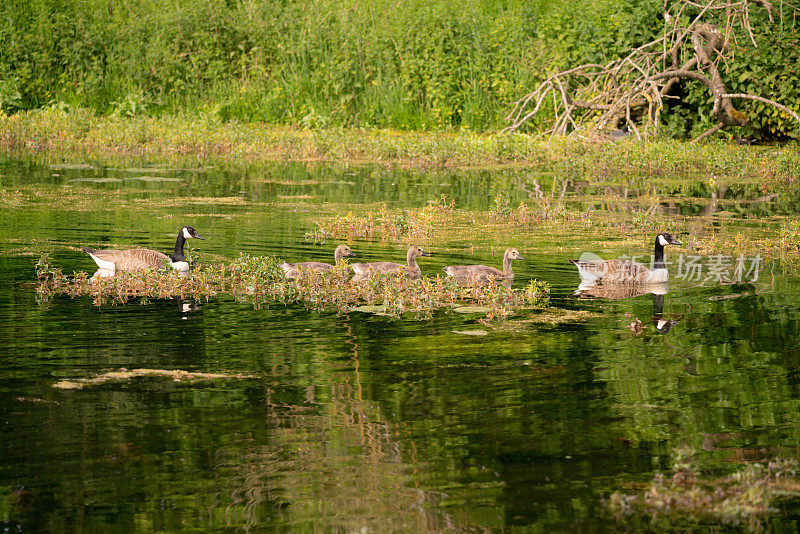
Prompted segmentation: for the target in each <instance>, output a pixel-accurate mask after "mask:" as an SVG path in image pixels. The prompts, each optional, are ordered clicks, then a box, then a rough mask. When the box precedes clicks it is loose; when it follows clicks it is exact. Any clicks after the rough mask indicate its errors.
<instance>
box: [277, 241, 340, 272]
mask: <svg viewBox="0 0 800 534" xmlns="http://www.w3.org/2000/svg"><path fill="white" fill-rule="evenodd" d="M347 256H355V254H353V251H352V250H350V247H348V246H347V245H339V246H338V247H336V251H335V252H334V253H333V260H334V262H335V264H336V265H339V264H340V263H341V262H342V258H344V257H347ZM281 269H283V272H284V273H285V274H286V278H289V279H290V280H291V279H293V278H297V277H298V276H300V274H301V273H302V272H304V271H310V272H314V273H317V274H322V273H327V272H328V271H330V270H331V269H333V265H331V264H330V263H322V262H319V261H301V262H298V263H286V262H283V263H281Z"/></svg>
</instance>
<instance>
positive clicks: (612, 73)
mask: <svg viewBox="0 0 800 534" xmlns="http://www.w3.org/2000/svg"><path fill="white" fill-rule="evenodd" d="M781 6H782V8H783V7H788V8H791V9H794V10H797V9H798V8H796V7H795V6H791V5H789V4H784V3H782V4H781ZM753 9H761V10H765V11H766V12H767V16H768V18H769V20H770V22H772V21H774V15H775V13H777V12H776V10H775V8H774V6H773V5H772V4H771V3H770V2H769V1H768V0H708V1H707V2H705V3H703V4H700V3H696V2H693V1H692V0H678V1H677V2H675V3H673V4H672V5H670V6H669V7H668V9H667V11H666V12H665V13H664V19H665V24H664V30H663V33H662V35H661V36H660V37H658V38H656V39H654V40H652V41H649V42H647V43H645V44H643V45H641V46H638V47H636V48H634V49H633V50H631V51H630V52H629V53H628V54H627V55H626V56H624V57H622V58H620V59H617V60H614V61H611V62H609V63H608V64H606V65H601V64H597V63H589V64H585V65H578V66H576V67H572V68H569V69H566V70H563V71H560V72H556V73H554V74H551V75H550V76H548V77H547V78H546V79H545V80H543V81H542V82H541V83H540V84H539V85H538V86H537V87H536V88H535V89H534V90H533V91H531V92H530V93H528V94H527V95H525V96H523V97H522V98H520V99H519V100H517V101H516V102H515V103H514V106H513V109H512V111H511V113H509V115H508V117H506V119H507V120H508V121H509V122H510V123H511V124H510V125H509V126H507V127H506V128H504V129H503V132H513V131H516V130H518V129H519V128H521V127H522V126H523V125H525V124H527V123H528V122H529V121H531V120H533V119H534V118H535V117H537V116H539V115H541V114H542V113H543V111H545V110H547V111H548V112H550V111H552V123H551V125H550V126H549V128H547V129H546V130H545V131H544V132H543V133H544V134H545V135H549V136H550V138H552V137H553V136H556V135H567V134H571V133H580V132H581V131H582V130H594V131H595V132H609V131H611V130H612V129H615V128H619V127H621V125H622V124H624V125H625V126H627V128H628V129H629V130H630V131H632V132H633V133H634V134H635V135H636V136H637V138H642V137H649V136H654V135H656V134H657V133H658V126H659V122H660V118H661V115H662V111H663V110H664V108H665V104H664V99H666V98H671V99H676V98H678V97H676V96H674V95H669V94H668V93H669V92H670V90H672V89H673V88H674V87H675V85H676V84H679V83H680V82H681V81H683V80H692V81H696V82H699V83H700V84H702V85H703V86H704V87H705V88H706V89H707V90H708V93H709V96H710V97H711V98H712V109H711V113H712V114H713V116H714V118H716V119H717V122H718V123H719V124H717V125H716V126H714V127H713V128H711V129H709V130H708V131H706V132H704V133H703V134H702V135H701V136H700V137H699V138H698V139H695V140H694V141H695V142H696V141H698V140H701V139H704V138H706V137H708V136H709V135H711V134H713V133H715V132H717V131H719V130H720V129H721V128H723V127H730V126H743V125H745V124H747V123H748V122H749V121H750V117H748V116H747V115H746V114H744V113H742V112H741V111H739V110H737V109H736V108H735V107H734V105H733V102H732V100H733V99H736V98H743V99H750V100H756V101H759V102H762V103H765V104H767V105H770V106H773V107H776V108H779V109H781V110H783V111H785V112H786V113H788V114H789V115H791V116H792V117H793V118H794V119H795V120H797V121H798V122H799V123H800V115H798V114H797V113H795V112H794V111H792V110H790V109H789V108H788V107H786V106H785V105H783V104H780V103H779V102H775V101H773V100H770V99H767V98H763V97H759V96H756V95H750V94H745V93H729V92H728V91H727V88H726V84H725V80H724V79H723V76H722V74H721V72H720V68H719V65H720V64H723V63H726V62H727V61H728V59H729V47H730V43H731V41H732V40H733V39H735V38H736V31H739V32H740V34H741V38H745V37H744V36H747V37H748V38H750V40H751V41H752V42H753V44H755V37H754V35H755V34H754V31H753V27H752V26H751V22H750V21H751V10H753ZM693 11H696V14H694V13H693V14H692V15H691V16H690V17H688V20H689V22H686V21H687V15H689V13H691V12H693ZM550 96H552V99H553V100H552V107H551V104H548V102H549V100H550V99H549V98H548V97H550ZM531 108H532V109H531ZM548 118H549V115H548Z"/></svg>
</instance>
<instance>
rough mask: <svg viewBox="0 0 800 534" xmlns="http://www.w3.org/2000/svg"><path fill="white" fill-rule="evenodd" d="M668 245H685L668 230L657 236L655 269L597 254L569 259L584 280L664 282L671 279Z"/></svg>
mask: <svg viewBox="0 0 800 534" xmlns="http://www.w3.org/2000/svg"><path fill="white" fill-rule="evenodd" d="M666 245H683V243H681V242H680V241H678V240H677V239H675V238H674V237H672V236H671V235H669V234H668V233H666V232H662V233H660V234H658V235H657V236H656V244H655V251H654V253H653V269H652V270H651V269H648V268H647V267H646V266H645V265H643V264H641V263H639V262H638V261H633V260H623V259H619V258H614V259H611V260H602V259H599V258H597V257H596V256H595V257H594V258H593V259H590V260H569V261H570V263H573V264H575V266H576V267H577V268H578V274H579V275H580V277H581V281H582V282H592V283H602V284H663V283H665V282H667V281H668V280H669V273H668V271H667V265H666V263H665V262H664V247H665V246H666Z"/></svg>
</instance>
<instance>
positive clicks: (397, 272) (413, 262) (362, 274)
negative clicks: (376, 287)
mask: <svg viewBox="0 0 800 534" xmlns="http://www.w3.org/2000/svg"><path fill="white" fill-rule="evenodd" d="M419 256H430V254H428V253H427V252H425V251H424V250H422V247H420V246H418V245H414V246H412V247H409V249H408V253H407V254H406V261H407V263H408V265H403V264H402V263H394V262H391V261H376V262H372V263H353V264H351V265H350V268H351V269H353V272H354V273H356V275H355V276H354V277H353V280H355V281H363V280H366V279H367V278H369V276H370V275H371V274H378V275H385V276H386V275H388V276H401V275H403V274H405V276H406V278H408V279H409V280H416V279H417V278H420V277H421V276H422V271H421V270H420V268H419V265H417V258H418V257H419Z"/></svg>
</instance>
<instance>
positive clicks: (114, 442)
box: [0, 160, 800, 532]
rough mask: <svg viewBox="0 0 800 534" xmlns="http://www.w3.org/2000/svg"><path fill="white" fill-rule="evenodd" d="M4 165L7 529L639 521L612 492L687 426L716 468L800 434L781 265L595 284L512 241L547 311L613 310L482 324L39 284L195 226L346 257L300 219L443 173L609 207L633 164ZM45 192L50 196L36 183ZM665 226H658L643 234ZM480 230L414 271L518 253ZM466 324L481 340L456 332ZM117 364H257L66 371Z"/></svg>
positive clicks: (710, 195) (663, 455)
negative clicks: (699, 277)
mask: <svg viewBox="0 0 800 534" xmlns="http://www.w3.org/2000/svg"><path fill="white" fill-rule="evenodd" d="M0 174H1V175H2V176H0V186H1V187H0V191H2V194H3V199H2V200H3V202H2V204H0V206H1V207H0V366H1V367H2V372H0V425H1V426H0V428H2V440H0V525H2V526H3V527H4V529H5V530H6V531H12V532H13V531H41V530H47V531H56V532H60V531H72V530H81V531H83V530H85V531H103V532H110V531H120V532H131V531H146V532H150V531H181V530H200V531H205V530H226V529H229V530H233V529H237V530H238V529H241V530H278V531H285V532H288V531H300V532H311V531H320V532H329V531H346V532H352V531H364V530H363V529H367V531H407V532H418V531H448V530H456V531H459V530H482V529H489V530H493V531H500V530H504V529H513V530H522V531H536V532H540V531H546V532H551V531H564V532H572V531H587V532H590V531H603V530H605V531H613V530H618V529H621V528H623V527H627V528H629V529H636V528H639V527H643V526H642V525H638V526H636V525H631V524H627V525H626V524H620V523H618V522H616V520H615V519H614V518H613V517H612V516H610V515H608V514H607V513H606V512H605V511H604V507H603V505H602V504H601V498H602V497H603V496H607V495H608V494H609V493H610V492H611V491H614V490H618V489H623V490H624V489H626V488H630V487H631V484H632V483H635V482H644V481H647V480H649V479H650V478H651V477H652V475H653V472H654V471H656V470H659V469H661V470H666V469H668V468H669V466H670V465H671V456H670V455H671V451H672V449H673V448H674V447H677V446H679V445H681V444H688V445H691V446H693V447H695V448H696V449H698V450H702V451H704V453H705V454H707V455H709V457H711V458H714V459H716V460H718V461H719V462H720V463H725V462H730V461H742V460H759V459H765V458H771V457H774V456H776V455H780V456H788V457H795V458H796V457H799V456H800V453H798V452H797V450H798V449H797V448H798V446H800V439H799V438H800V426H798V423H800V413H798V408H800V396H799V395H798V393H800V391H798V384H799V383H800V344H799V343H798V331H800V325H798V317H800V316H799V315H798V307H800V301H799V300H798V296H800V292H798V289H797V288H798V279H797V278H796V277H792V276H789V275H785V274H783V272H782V271H781V269H780V268H779V266H778V267H777V268H776V267H775V266H772V268H771V270H770V271H769V272H761V274H760V279H759V281H758V282H757V283H741V284H733V285H730V284H728V285H725V284H718V283H715V282H713V281H712V282H709V283H706V284H705V285H700V284H699V282H692V281H687V280H681V279H674V280H673V283H672V285H671V287H670V290H669V292H668V293H667V294H666V295H664V296H663V299H661V298H658V297H655V298H654V297H653V296H652V295H649V294H648V295H642V296H639V297H635V298H629V299H621V300H579V299H575V298H573V297H571V294H572V291H573V290H574V289H575V288H576V286H577V283H578V276H577V274H576V272H574V271H573V268H572V266H571V265H569V264H568V263H567V261H566V260H567V259H569V258H570V257H575V256H576V255H577V254H580V252H582V249H580V248H573V249H572V250H563V251H558V252H553V251H552V250H553V243H551V242H549V241H548V238H547V236H546V235H542V234H537V235H535V236H534V235H533V233H532V234H531V236H530V240H529V241H527V242H518V243H513V245H514V246H517V247H518V248H520V251H521V252H522V253H523V255H525V256H526V258H527V259H528V261H526V262H524V263H523V262H520V263H517V264H515V268H516V269H517V272H518V278H517V285H522V284H525V283H527V281H528V280H529V279H531V278H534V277H536V278H540V279H544V280H547V281H548V282H550V283H551V285H552V288H553V297H554V298H553V304H554V305H555V306H557V307H559V308H564V309H570V310H589V311H591V312H593V314H594V315H593V316H592V317H591V318H590V319H589V320H584V321H579V322H569V323H558V322H556V323H555V324H550V323H547V322H542V321H541V319H540V318H539V315H538V314H537V313H535V312H522V313H520V314H519V315H517V316H515V317H512V318H511V319H510V320H508V321H505V322H501V323H497V324H495V325H490V326H486V325H483V324H481V323H479V322H478V316H474V315H464V314H457V313H445V312H437V313H435V314H434V316H433V318H432V319H430V320H417V319H415V318H413V317H403V318H399V319H396V318H387V317H381V316H374V315H368V314H364V313H355V312H354V313H349V314H336V313H331V312H324V313H323V312H316V311H309V310H306V309H305V308H304V307H303V306H302V305H292V306H284V305H276V306H272V307H269V308H267V309H258V310H254V309H253V307H252V306H251V305H248V304H245V303H238V302H235V301H234V300H232V299H230V298H227V297H225V296H221V297H218V298H215V299H213V300H211V301H210V302H207V303H201V304H200V306H199V307H198V308H196V309H189V307H186V306H182V303H179V302H176V301H163V302H162V301H158V302H153V303H150V304H146V305H141V304H138V303H130V304H127V305H124V306H107V307H103V308H100V309H98V308H96V307H94V306H93V305H92V304H91V302H90V301H89V300H88V299H70V298H67V297H56V298H55V299H54V300H53V301H52V302H51V303H50V304H49V305H48V306H46V307H42V306H39V305H38V304H37V301H36V295H35V284H34V282H35V279H36V276H35V272H34V265H35V263H36V261H37V259H38V257H39V255H40V254H41V253H42V252H50V253H51V257H52V261H53V263H55V264H56V265H58V266H60V267H62V268H63V269H64V270H65V272H71V271H73V270H85V271H90V272H91V271H93V270H94V264H93V263H92V262H91V260H90V259H89V258H88V257H86V255H84V254H83V253H82V252H80V249H79V247H80V246H81V245H84V244H88V245H93V246H96V245H101V244H103V243H109V244H115V245H127V246H131V245H135V246H149V247H152V248H158V249H160V250H164V251H168V250H170V249H171V248H172V245H173V243H174V234H175V232H176V231H177V229H178V228H179V227H180V226H181V225H183V224H192V225H193V226H195V227H196V228H197V229H198V230H199V231H200V233H201V235H203V236H204V237H206V241H204V242H190V244H189V246H190V248H191V249H192V250H194V251H202V253H203V254H207V255H219V256H225V257H229V258H233V257H235V256H236V255H237V254H238V253H239V252H240V251H244V252H249V253H252V254H276V255H278V256H280V257H282V258H287V259H288V258H292V259H295V258H296V259H305V258H308V259H321V260H323V261H328V260H327V257H328V255H329V254H330V249H332V248H333V247H332V246H331V244H330V243H327V244H325V245H314V244H311V243H308V242H306V241H305V240H304V235H305V233H306V232H307V231H309V230H311V229H313V227H314V224H313V221H314V220H319V219H320V218H322V217H324V216H327V215H330V214H332V213H342V212H346V211H347V210H348V209H351V208H352V206H355V205H361V204H365V203H373V202H378V201H386V202H388V203H389V204H390V205H392V206H399V207H418V206H421V205H424V204H425V202H427V201H429V200H432V199H436V198H438V197H439V196H440V195H441V194H443V193H444V194H447V195H448V196H449V197H450V198H452V199H454V200H455V201H456V205H457V207H459V208H467V209H474V210H485V209H489V208H490V207H492V206H493V205H495V199H497V198H498V197H502V198H507V199H508V201H509V202H510V204H511V205H512V206H515V205H516V203H518V202H519V200H521V199H525V198H536V197H537V195H538V194H539V193H537V191H539V192H542V191H543V192H544V194H546V195H554V194H555V195H563V197H564V198H565V200H566V201H568V202H573V203H584V204H585V205H587V206H588V207H592V208H594V209H611V207H613V206H615V205H618V204H619V205H621V204H620V203H622V204H624V203H625V202H627V199H631V198H634V199H635V197H636V196H637V194H639V193H643V192H644V191H643V190H642V191H637V189H636V187H635V186H634V187H632V188H625V191H622V190H620V188H618V187H612V186H603V185H597V184H587V183H584V182H582V181H581V180H580V179H578V178H571V179H570V181H568V182H567V181H564V182H561V181H559V178H558V176H556V175H554V174H553V173H547V172H535V171H523V170H509V169H507V170H495V171H488V170H487V171H471V172H466V171H464V172H451V173H445V172H441V171H437V172H422V173H421V172H407V171H387V170H383V169H375V168H355V169H347V168H330V167H310V168H307V167H304V166H300V165H290V164H287V165H276V166H272V167H266V168H264V167H259V168H257V169H251V170H249V171H247V172H236V173H225V172H217V171H214V170H212V169H180V170H178V169H166V170H165V169H159V168H153V167H142V168H138V169H113V168H100V169H98V168H94V167H93V168H74V167H73V166H71V165H58V164H55V165H54V164H50V165H47V164H42V163H37V162H33V161H29V160H3V161H2V165H0ZM562 185H563V186H562ZM659 187H660V189H659V193H660V194H662V195H664V196H667V195H674V196H675V198H674V199H673V200H672V201H671V202H669V203H667V202H664V203H663V205H662V206H661V208H660V209H662V210H663V212H664V213H671V214H674V215H675V217H684V216H695V215H698V214H700V213H703V212H704V211H705V213H706V215H710V214H713V213H715V212H722V211H724V212H726V213H725V215H727V214H730V215H729V216H728V217H725V218H724V220H726V221H727V220H738V221H740V222H741V224H743V225H746V224H749V223H748V222H747V219H745V217H746V216H747V217H763V216H770V215H795V214H796V211H797V208H798V202H797V199H796V198H791V197H786V198H784V197H778V198H771V199H765V198H760V197H762V196H763V195H762V194H761V193H760V192H759V191H758V188H757V187H755V188H754V187H749V186H746V185H741V186H737V185H733V186H726V187H725V189H724V190H722V192H721V193H720V190H715V191H711V190H709V189H708V188H707V186H704V185H703V184H702V183H700V182H698V183H697V184H695V185H688V186H687V185H680V186H674V185H670V184H669V183H664V184H662V185H660V186H659ZM31 191H33V192H36V191H38V192H40V193H42V195H43V197H44V198H47V199H49V200H48V201H46V202H44V201H43V202H39V203H37V202H35V199H34V201H29V200H24V199H22V197H20V194H19V193H20V192H23V193H24V194H27V193H30V192H31ZM559 191H561V192H560V193H559ZM53 192H55V193H56V197H57V198H59V200H58V201H53V200H52V199H53V195H52V193H53ZM23 196H24V195H23ZM104 196H107V197H108V198H113V199H114V201H113V202H108V204H105V203H104V202H102V201H98V199H100V200H102V198H104ZM698 199H700V201H698ZM586 231H588V232H590V231H591V229H587V230H586ZM500 241H502V238H501V239H500ZM650 242H651V237H649V236H643V238H642V243H643V246H642V249H643V250H642V252H643V253H649V245H647V243H650ZM352 245H353V248H354V250H355V251H356V252H357V253H358V254H359V256H360V257H362V258H365V257H366V258H369V259H373V258H377V257H385V258H389V257H398V258H402V256H403V251H402V249H403V247H402V246H400V245H391V244H381V243H366V242H364V241H355V242H353V243H352ZM470 245H475V243H464V242H458V241H454V242H453V243H433V244H432V248H433V250H434V252H435V255H434V256H433V257H432V258H424V259H423V260H425V261H424V263H423V261H420V265H421V267H422V270H423V274H426V275H435V274H436V273H437V272H440V269H441V267H442V266H444V265H449V264H453V263H458V262H464V261H466V262H470V261H480V262H484V263H487V262H488V263H498V262H499V259H498V256H496V255H495V256H494V257H493V256H492V255H490V254H489V253H488V252H487V251H488V250H489V249H492V250H500V249H501V247H500V244H499V243H494V242H492V243H483V244H482V243H477V246H478V249H477V250H478V252H471V251H470V249H469V248H468V247H469V246H470ZM481 245H485V247H483V248H481ZM437 246H438V248H439V249H440V250H439V251H437ZM608 250H609V251H612V252H613V251H614V248H613V244H611V245H610V246H609V249H608ZM626 251H627V252H630V250H626ZM621 252H625V251H621ZM677 253H678V251H674V250H669V251H668V256H669V254H677ZM674 268H675V266H672V267H671V270H672V271H673V277H674V274H675V272H674ZM662 300H663V302H662ZM637 319H638V320H640V321H641V327H640V328H637V327H636V323H635V321H636V320H637ZM659 321H660V323H659ZM667 321H669V322H667ZM631 323H634V327H633V328H632V327H631ZM657 323H658V324H659V325H660V326H661V330H659V329H657V328H656V324H657ZM665 325H666V326H665ZM470 330H484V331H485V332H486V335H483V336H475V335H466V334H463V333H462V332H464V331H470ZM120 368H127V369H133V368H152V369H183V370H190V371H203V372H225V373H234V374H236V373H238V374H241V375H243V376H244V378H239V379H234V378H232V379H227V380H212V381H198V382H192V383H186V382H176V381H168V380H164V379H135V380H131V381H126V382H107V383H105V384H101V385H97V386H94V387H87V388H84V389H80V390H61V389H56V388H54V387H53V384H55V383H56V382H58V381H59V380H62V379H68V378H84V377H91V376H96V375H98V374H100V373H103V372H105V371H109V370H116V369H120ZM798 519H800V515H798V511H797V510H796V508H795V507H793V506H790V505H783V508H782V509H781V511H780V512H779V513H777V514H776V515H775V516H774V518H773V519H772V523H771V526H772V527H774V528H775V529H776V530H786V531H791V530H794V529H795V526H796V524H797V521H798Z"/></svg>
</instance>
